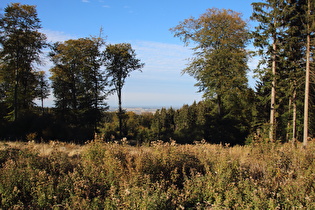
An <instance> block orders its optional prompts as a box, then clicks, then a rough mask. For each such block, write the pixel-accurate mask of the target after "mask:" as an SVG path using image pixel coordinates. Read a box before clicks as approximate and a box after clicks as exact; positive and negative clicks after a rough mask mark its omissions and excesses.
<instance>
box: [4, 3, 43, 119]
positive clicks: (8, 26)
mask: <svg viewBox="0 0 315 210" xmlns="http://www.w3.org/2000/svg"><path fill="white" fill-rule="evenodd" d="M4 12H5V13H4V15H3V16H1V18H0V86H1V88H0V89H1V91H2V93H1V101H2V100H3V101H4V102H5V103H6V106H7V107H8V111H9V112H8V113H7V115H8V116H9V117H10V118H11V119H12V120H17V119H18V117H19V115H20V114H22V113H21V112H25V111H29V110H30V108H31V107H32V106H33V100H34V99H35V98H37V97H38V95H37V93H36V91H35V88H36V86H37V84H38V78H36V71H35V69H34V64H35V63H40V54H41V51H42V49H43V48H44V47H45V45H46V36H45V35H44V34H42V33H40V32H39V30H40V28H41V26H40V20H39V19H38V17H37V12H36V7H35V6H30V5H22V4H20V3H12V4H10V5H8V6H7V7H6V8H5V10H4Z"/></svg>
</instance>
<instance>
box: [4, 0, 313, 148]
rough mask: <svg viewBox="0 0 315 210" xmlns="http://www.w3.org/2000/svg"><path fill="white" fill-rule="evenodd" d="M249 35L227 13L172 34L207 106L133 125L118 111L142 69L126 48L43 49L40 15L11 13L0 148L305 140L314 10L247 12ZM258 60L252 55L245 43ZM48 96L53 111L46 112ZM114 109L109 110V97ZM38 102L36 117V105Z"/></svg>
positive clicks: (273, 2) (293, 6) (271, 5)
mask: <svg viewBox="0 0 315 210" xmlns="http://www.w3.org/2000/svg"><path fill="white" fill-rule="evenodd" d="M252 6H253V14H252V17H251V18H252V20H254V21H257V26H256V27H255V29H254V30H252V31H251V30H250V29H249V26H248V23H247V22H246V21H244V20H243V19H242V17H241V16H242V15H241V14H240V13H237V12H235V11H232V10H226V9H222V10H220V9H215V8H213V9H208V10H207V11H206V12H205V13H204V14H202V15H201V16H200V17H198V18H194V17H192V18H189V19H186V20H184V21H183V22H180V23H179V25H177V26H175V27H174V28H171V29H170V30H171V32H172V33H174V36H175V37H179V38H180V39H181V40H182V41H183V42H184V43H185V45H189V44H190V43H191V42H192V43H194V48H193V50H194V55H193V57H192V58H191V59H190V63H189V64H188V65H187V68H186V69H184V70H183V73H187V74H189V75H190V76H192V77H194V78H195V79H196V81H197V83H196V86H197V87H198V88H199V91H200V92H202V93H203V94H204V95H203V97H204V101H202V102H199V103H194V104H192V105H190V106H189V105H184V106H183V107H182V108H180V109H178V110H174V109H164V108H163V109H160V110H158V111H157V112H156V113H155V114H149V113H147V114H142V115H135V114H134V113H128V112H127V113H126V112H125V111H124V109H123V108H122V101H121V95H122V88H123V86H124V84H125V81H126V78H127V77H129V76H130V74H131V72H132V71H135V70H141V69H142V67H143V66H144V63H141V61H140V60H139V59H137V58H136V54H135V51H134V50H133V49H132V47H131V45H130V44H128V43H121V44H107V43H106V42H105V40H104V39H103V38H102V35H100V36H99V37H88V38H79V39H71V40H67V41H65V42H57V43H47V38H46V36H45V34H42V33H41V32H40V29H41V26H40V20H39V19H38V17H37V12H36V7H35V6H30V5H22V4H19V3H12V4H10V5H8V6H7V7H6V8H5V10H4V12H5V13H4V15H3V16H1V18H0V26H1V27H0V126H1V127H0V132H1V135H0V138H3V139H9V140H14V139H19V140H20V139H26V140H27V139H34V138H35V139H38V140H40V139H43V140H51V139H58V140H62V141H75V142H78V143H83V142H85V141H86V140H90V139H92V138H94V134H95V133H97V134H100V135H104V138H105V139H106V140H119V139H122V138H123V137H127V139H132V140H135V141H137V142H139V143H143V142H147V141H151V140H164V141H168V140H170V139H171V138H172V139H175V140H176V141H177V142H180V143H192V142H193V141H195V140H196V141H200V140H203V139H204V140H206V141H208V142H211V143H219V142H221V143H230V144H243V143H245V142H246V141H247V142H250V141H252V140H253V139H254V137H255V136H261V137H264V138H265V139H269V140H271V141H275V140H281V141H289V140H293V141H296V140H302V139H303V142H304V146H306V143H307V139H308V138H309V137H312V136H313V134H314V131H315V125H314V124H312V123H310V122H312V121H313V120H314V117H315V112H314V111H315V109H314V108H315V107H314V103H313V102H314V100H315V97H314V91H315V88H314V87H315V86H314V84H313V83H312V81H313V75H314V74H313V71H314V62H313V61H314V47H315V44H314V36H315V29H314V28H315V24H314V23H315V21H314V20H315V17H314V6H315V4H314V2H313V0H265V1H263V2H256V3H253V4H252ZM251 42H252V43H253V45H254V46H255V47H256V49H257V50H256V52H249V51H248V50H247V46H248V45H249V44H250V43H251ZM44 49H50V52H49V55H48V56H49V58H50V59H51V61H52V62H53V64H54V65H53V67H52V68H51V69H50V73H51V77H50V78H49V79H48V78H47V76H46V74H45V72H43V71H38V70H37V68H38V66H36V65H39V64H40V63H41V62H42V57H41V55H42V54H43V53H42V51H43V50H44ZM253 53H254V55H259V58H260V63H259V66H258V67H257V69H256V75H257V76H258V78H259V81H258V82H257V84H256V88H255V90H252V89H251V88H249V87H248V79H247V72H248V70H249V67H248V60H249V58H250V57H251V56H253ZM50 92H52V93H53V95H54V98H55V106H54V107H53V108H49V109H45V108H44V107H43V101H44V99H46V98H47V97H48V96H49V94H50ZM113 93H116V94H117V96H118V106H119V109H118V111H117V112H115V113H108V112H106V110H107V109H108V106H107V104H106V98H107V96H108V95H109V94H113ZM35 99H39V100H40V101H41V102H42V103H41V104H42V107H39V106H37V105H36V104H35V103H34V100H35Z"/></svg>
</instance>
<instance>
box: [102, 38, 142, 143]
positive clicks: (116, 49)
mask: <svg viewBox="0 0 315 210" xmlns="http://www.w3.org/2000/svg"><path fill="white" fill-rule="evenodd" d="M104 54H105V60H104V61H105V65H106V68H107V77H108V78H110V80H109V81H110V84H111V85H112V86H114V89H113V91H115V92H116V93H117V96H118V117H119V132H120V137H122V135H123V122H122V121H123V117H124V112H123V109H122V102H121V94H122V88H123V86H124V84H125V80H126V78H127V77H129V76H130V73H131V72H132V71H135V70H140V71H141V68H142V67H143V66H144V63H141V62H140V60H139V59H137V58H136V53H135V50H134V49H132V47H131V45H130V44H129V43H121V44H111V45H108V46H107V47H106V50H105V52H104Z"/></svg>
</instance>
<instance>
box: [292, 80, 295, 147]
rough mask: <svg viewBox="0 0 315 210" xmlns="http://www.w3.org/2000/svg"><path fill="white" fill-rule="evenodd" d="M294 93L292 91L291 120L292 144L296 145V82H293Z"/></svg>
mask: <svg viewBox="0 0 315 210" xmlns="http://www.w3.org/2000/svg"><path fill="white" fill-rule="evenodd" d="M294 86H295V87H294V91H293V99H292V104H293V119H292V144H293V145H296V81H294Z"/></svg>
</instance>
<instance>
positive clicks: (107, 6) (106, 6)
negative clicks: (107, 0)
mask: <svg viewBox="0 0 315 210" xmlns="http://www.w3.org/2000/svg"><path fill="white" fill-rule="evenodd" d="M102 7H104V8H110V6H109V5H102Z"/></svg>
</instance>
